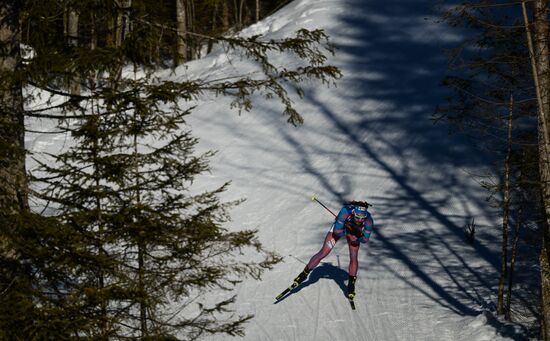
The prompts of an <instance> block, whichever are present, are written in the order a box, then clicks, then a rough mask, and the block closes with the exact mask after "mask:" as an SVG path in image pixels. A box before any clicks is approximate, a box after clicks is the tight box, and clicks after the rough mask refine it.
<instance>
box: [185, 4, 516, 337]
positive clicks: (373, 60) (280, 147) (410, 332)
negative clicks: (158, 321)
mask: <svg viewBox="0 0 550 341" xmlns="http://www.w3.org/2000/svg"><path fill="white" fill-rule="evenodd" d="M430 6H431V4H430V3H429V2H426V1H420V0H412V1H406V2H403V1H385V2H383V3H379V2H376V1H368V0H295V1H293V2H292V3H290V4H289V5H287V6H286V7H285V8H283V9H282V10H280V11H279V12H278V13H277V14H276V15H274V16H273V17H271V18H267V19H265V20H264V21H262V22H260V23H258V24H256V25H254V26H252V27H250V28H248V29H247V30H245V32H244V34H248V35H252V34H265V35H266V37H267V38H279V37H284V36H287V35H289V34H291V33H293V32H294V31H296V30H297V29H298V28H299V27H306V28H308V29H314V28H323V29H324V30H325V31H326V32H327V33H328V34H329V35H330V37H331V41H332V42H333V43H334V44H335V45H336V47H337V52H336V56H335V57H332V58H331V60H330V61H331V63H333V64H335V65H337V66H338V67H339V68H341V70H342V72H343V74H344V77H343V79H342V80H341V81H339V82H338V86H337V87H336V88H335V87H330V88H327V87H325V86H323V85H320V84H308V85H307V86H306V96H305V98H304V99H302V100H300V99H296V106H297V108H299V111H300V112H301V113H302V114H303V115H304V118H305V124H304V125H302V126H300V127H297V128H294V127H292V126H291V125H289V124H287V123H286V122H285V120H286V118H285V117H282V116H281V115H280V112H281V108H280V107H278V106H276V105H274V104H272V103H271V102H267V101H265V100H263V99H261V98H259V102H258V104H256V106H255V107H254V109H253V110H252V112H251V113H243V114H241V115H237V114H235V113H234V112H228V111H227V110H226V109H221V108H222V107H221V106H220V103H219V101H220V100H219V99H218V98H211V99H210V101H206V102H205V103H204V104H203V105H202V106H201V107H199V109H198V111H197V113H196V114H194V115H193V117H192V118H191V120H190V122H191V125H192V126H193V130H194V132H195V134H196V135H197V136H199V137H200V138H201V146H202V147H203V148H204V149H208V148H213V149H216V150H219V154H218V155H217V156H216V157H215V158H214V160H213V162H212V165H213V171H212V174H211V175H209V176H208V177H207V181H206V183H208V184H212V183H217V184H221V183H223V182H224V181H226V180H231V181H232V185H231V187H230V189H229V191H228V193H227V195H226V199H238V198H246V202H244V203H243V204H241V205H240V206H239V207H237V208H236V209H234V210H233V211H232V217H233V222H232V224H231V226H240V227H243V228H258V229H259V230H260V232H259V236H260V240H261V241H262V242H263V243H264V245H265V246H267V247H268V248H269V249H271V250H275V251H276V252H278V253H279V254H280V255H281V256H283V257H284V262H283V263H281V264H279V265H278V266H276V268H275V269H274V270H273V271H271V272H268V273H266V274H265V276H264V277H263V280H262V281H261V282H257V281H253V280H247V281H245V282H244V283H243V284H242V285H240V286H239V287H238V290H237V293H238V301H237V304H236V312H237V313H239V314H254V315H255V318H254V319H253V320H252V321H251V322H250V323H249V324H248V325H247V328H246V336H245V337H244V340H251V341H258V340H265V341H287V340H289V341H290V340H293V341H305V340H311V341H314V340H315V341H321V340H342V341H344V340H349V341H352V340H353V341H359V340H387V341H393V340H434V341H435V340H437V341H439V340H464V341H466V340H468V341H469V340H500V339H508V338H510V339H514V338H517V337H518V335H517V334H516V331H515V330H514V329H513V328H510V327H507V326H503V325H502V324H501V323H500V322H498V321H496V320H494V319H492V318H491V315H490V314H485V313H484V311H491V310H492V306H491V304H492V302H494V301H495V299H494V296H493V295H494V293H495V288H496V285H497V281H498V275H497V273H498V270H497V269H498V266H499V261H498V247H499V244H498V241H499V239H498V229H497V228H495V227H493V226H498V223H497V219H496V218H495V217H494V216H492V213H491V211H490V209H489V206H488V204H487V202H486V201H485V195H486V194H485V193H484V192H483V191H482V190H481V189H480V186H479V184H478V183H477V182H476V181H475V179H474V178H473V176H472V174H481V173H483V172H484V171H486V170H487V167H489V166H490V165H489V164H487V163H486V162H485V161H483V156H482V155H481V154H480V152H479V151H478V150H476V149H475V148H473V147H472V146H470V145H468V144H466V143H465V142H464V141H462V140H459V139H457V138H456V137H451V136H448V127H446V126H444V125H433V124H432V121H430V118H431V116H432V114H433V112H434V108H435V106H436V105H437V104H438V103H441V102H442V101H443V99H444V93H443V90H442V89H441V88H440V87H439V83H440V81H441V79H442V77H443V72H444V70H445V66H446V60H445V57H444V55H443V53H442V51H441V49H442V48H443V47H446V46H449V45H448V44H453V43H456V41H457V40H458V39H460V37H458V36H456V35H454V34H453V33H452V32H449V31H447V28H446V27H445V26H444V25H441V24H436V23H435V22H434V19H436V18H435V17H434V12H433V11H432V8H431V7H430ZM225 58H226V56H225V55H224V54H223V53H221V52H219V53H218V54H216V53H214V54H213V55H212V56H209V57H207V58H205V59H204V60H201V61H197V62H195V63H191V65H190V67H189V69H188V71H187V72H189V73H197V74H199V73H201V74H206V73H208V72H211V71H205V70H209V68H214V67H215V68H219V69H217V70H216V71H215V75H211V77H212V78H216V77H219V76H220V75H224V74H231V73H232V72H234V71H232V70H233V69H232V68H233V66H234V65H238V66H239V68H241V69H242V68H243V67H244V68H245V69H246V65H247V64H246V63H244V62H241V61H240V60H238V58H233V59H231V58H230V61H231V63H227V60H226V59H225ZM292 62H293V60H292V59H291V58H282V57H281V64H283V63H285V65H288V64H289V63H292ZM235 67H236V66H235ZM251 68H252V67H251ZM313 194H316V195H317V196H318V198H319V199H320V200H322V201H323V202H324V203H325V204H327V205H328V206H329V207H331V209H333V210H338V208H339V207H338V205H339V203H341V202H342V201H343V200H345V199H352V198H355V199H365V200H368V201H369V202H372V203H373V204H374V207H373V208H372V209H371V212H372V214H373V217H374V220H375V232H374V234H373V237H372V238H371V241H370V243H369V244H368V246H367V247H364V246H362V247H361V249H360V256H359V257H360V259H359V262H360V269H359V274H358V281H357V293H358V294H357V298H356V300H355V302H356V306H357V310H355V311H352V310H351V308H350V305H349V303H348V301H347V300H346V298H345V296H344V290H345V286H346V282H347V266H348V249H347V245H346V243H345V242H344V241H342V240H341V241H340V242H339V243H338V244H337V245H336V247H335V249H334V250H333V252H332V253H331V255H329V256H328V257H327V258H326V259H325V260H324V261H323V262H322V263H321V264H320V265H319V267H318V268H317V269H315V270H314V271H313V272H312V274H311V275H310V277H309V280H308V281H306V282H305V283H304V284H303V285H302V286H301V287H300V288H299V289H298V290H295V291H293V293H292V294H291V295H289V296H288V297H286V298H285V299H283V300H282V301H280V302H278V303H276V304H275V299H274V298H275V296H276V295H277V294H279V293H280V292H281V291H282V290H284V289H285V288H286V287H287V286H288V285H290V283H291V280H292V279H293V278H294V277H295V276H296V275H297V274H298V273H299V272H300V271H301V270H302V269H303V267H304V264H305V263H306V262H307V261H308V260H309V258H310V257H311V256H312V255H313V254H314V253H315V252H317V251H318V249H319V248H320V247H321V243H322V240H323V238H324V236H325V234H326V232H327V230H328V229H329V228H330V225H331V222H332V216H331V215H330V214H329V213H328V212H326V211H325V210H324V209H323V208H322V207H320V206H319V205H317V204H316V203H313V202H311V200H310V197H311V195H313ZM472 217H474V218H475V221H476V224H477V226H478V231H479V232H478V236H477V241H476V243H475V244H474V245H473V246H471V245H468V244H467V243H465V242H464V237H463V232H462V227H463V226H464V225H465V224H466V223H467V222H468V221H469V220H470V219H471V218H472ZM221 295H223V294H221ZM487 316H489V318H488V317H487ZM208 339H212V340H226V339H231V338H230V337H228V336H219V337H212V338H210V337H209V338H208Z"/></svg>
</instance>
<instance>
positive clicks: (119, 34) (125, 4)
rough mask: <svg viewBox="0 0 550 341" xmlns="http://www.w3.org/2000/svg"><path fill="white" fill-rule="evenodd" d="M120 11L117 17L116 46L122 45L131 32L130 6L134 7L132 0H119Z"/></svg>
mask: <svg viewBox="0 0 550 341" xmlns="http://www.w3.org/2000/svg"><path fill="white" fill-rule="evenodd" d="M117 4H118V7H119V9H118V13H117V18H116V29H115V36H116V39H115V41H116V47H120V46H122V42H123V41H124V39H125V38H126V35H127V34H128V33H129V32H130V14H129V12H130V8H131V7H132V0H119V1H117Z"/></svg>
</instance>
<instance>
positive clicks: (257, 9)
mask: <svg viewBox="0 0 550 341" xmlns="http://www.w3.org/2000/svg"><path fill="white" fill-rule="evenodd" d="M258 21H260V0H256V22H258Z"/></svg>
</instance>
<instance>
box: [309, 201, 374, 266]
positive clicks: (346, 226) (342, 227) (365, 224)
mask: <svg viewBox="0 0 550 341" xmlns="http://www.w3.org/2000/svg"><path fill="white" fill-rule="evenodd" d="M354 208H355V206H354V205H350V204H348V205H344V207H342V209H340V212H339V213H338V216H337V217H336V220H335V221H334V224H332V226H331V228H330V230H329V231H328V233H327V235H326V237H325V241H324V242H323V246H322V247H321V250H319V252H317V253H316V254H315V255H314V256H313V257H311V260H310V261H309V263H308V264H307V265H306V270H307V271H308V272H309V271H311V270H312V269H314V268H315V267H316V266H317V265H319V263H320V262H321V260H322V259H323V258H325V257H326V256H328V254H329V253H330V251H332V249H333V248H334V245H336V242H337V241H338V240H339V239H340V238H341V237H344V236H345V237H346V240H347V242H348V248H349V268H348V272H349V275H350V276H353V277H355V276H357V268H358V266H359V264H358V262H357V254H358V252H359V245H360V243H367V242H368V241H369V238H370V235H371V233H372V228H373V226H374V222H373V220H372V217H371V215H370V213H368V212H367V216H366V218H365V219H364V221H362V222H361V223H360V224H359V225H358V224H357V222H356V221H355V220H354V218H353V214H352V212H353V209H354ZM354 230H355V231H359V234H358V233H357V232H355V234H357V235H359V237H357V236H356V235H354V234H353V232H352V231H354Z"/></svg>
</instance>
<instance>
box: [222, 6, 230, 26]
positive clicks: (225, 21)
mask: <svg viewBox="0 0 550 341" xmlns="http://www.w3.org/2000/svg"><path fill="white" fill-rule="evenodd" d="M227 1H228V0H224V1H223V3H222V6H223V7H222V28H223V31H224V32H226V31H227V30H229V26H230V24H229V6H228V5H227Z"/></svg>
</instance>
